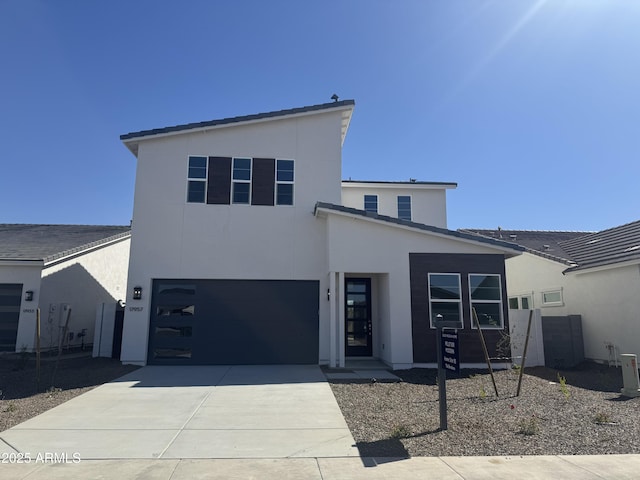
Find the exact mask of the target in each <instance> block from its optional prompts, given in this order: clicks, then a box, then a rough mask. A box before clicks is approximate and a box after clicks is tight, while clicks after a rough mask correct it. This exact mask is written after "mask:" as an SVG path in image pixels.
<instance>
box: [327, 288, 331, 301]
mask: <svg viewBox="0 0 640 480" xmlns="http://www.w3.org/2000/svg"><path fill="white" fill-rule="evenodd" d="M327 301H328V302H330V301H331V289H330V288H327Z"/></svg>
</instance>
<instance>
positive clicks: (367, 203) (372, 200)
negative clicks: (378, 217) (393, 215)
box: [364, 195, 378, 213]
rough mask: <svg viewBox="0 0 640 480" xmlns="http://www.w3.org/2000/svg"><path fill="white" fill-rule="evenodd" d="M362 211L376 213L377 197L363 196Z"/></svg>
mask: <svg viewBox="0 0 640 480" xmlns="http://www.w3.org/2000/svg"><path fill="white" fill-rule="evenodd" d="M364 209H365V211H367V212H373V213H378V196H377V195H365V196H364Z"/></svg>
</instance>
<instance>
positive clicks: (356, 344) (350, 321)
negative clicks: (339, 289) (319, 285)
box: [344, 278, 372, 357]
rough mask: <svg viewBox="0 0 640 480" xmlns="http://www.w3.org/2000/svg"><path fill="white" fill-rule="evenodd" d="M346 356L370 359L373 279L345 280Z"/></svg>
mask: <svg viewBox="0 0 640 480" xmlns="http://www.w3.org/2000/svg"><path fill="white" fill-rule="evenodd" d="M345 290H346V291H345V307H344V316H345V322H344V326H345V352H344V353H345V355H346V356H347V357H370V356H371V354H372V350H371V345H372V342H371V279H369V278H347V279H346V280H345Z"/></svg>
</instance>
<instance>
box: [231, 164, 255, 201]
mask: <svg viewBox="0 0 640 480" xmlns="http://www.w3.org/2000/svg"><path fill="white" fill-rule="evenodd" d="M236 159H239V160H249V180H235V179H234V178H233V170H234V165H235V163H236ZM252 181H253V157H241V156H237V157H231V205H247V206H251V182H252ZM236 183H248V184H249V201H248V202H247V203H244V202H242V203H239V202H234V201H233V186H234V184H236Z"/></svg>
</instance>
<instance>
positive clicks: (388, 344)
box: [326, 213, 502, 368]
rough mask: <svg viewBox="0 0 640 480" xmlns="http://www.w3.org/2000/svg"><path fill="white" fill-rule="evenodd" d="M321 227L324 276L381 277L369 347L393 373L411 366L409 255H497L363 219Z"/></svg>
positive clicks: (331, 217) (332, 219)
mask: <svg viewBox="0 0 640 480" xmlns="http://www.w3.org/2000/svg"><path fill="white" fill-rule="evenodd" d="M326 222H327V244H328V246H329V247H328V248H329V254H328V268H329V270H330V271H333V272H340V271H342V272H348V273H351V272H359V273H371V274H376V273H384V274H385V275H383V276H381V277H380V280H379V282H378V291H379V292H380V295H381V301H380V302H379V303H378V311H379V315H378V316H379V317H380V319H381V321H380V324H379V325H378V328H377V330H375V331H374V335H377V336H378V339H377V340H376V339H375V338H374V342H376V341H377V342H378V344H379V345H380V350H379V354H380V358H381V359H383V360H384V361H385V362H387V363H388V364H391V365H392V366H394V367H395V368H401V367H409V366H411V364H412V363H413V344H412V331H411V284H410V276H409V253H472V254H482V253H487V254H495V253H502V252H499V251H497V250H496V249H493V248H490V247H485V246H483V245H481V244H472V243H467V242H464V241H459V240H456V239H454V238H447V237H439V236H436V235H433V234H428V233H421V232H418V231H415V230H410V229H404V228H402V227H397V226H394V225H390V224H385V223H383V222H376V221H372V220H367V219H364V218H363V219H359V218H354V217H349V216H343V215H341V214H334V213H329V214H328V215H327V218H326ZM385 289H386V291H387V292H388V295H385ZM374 327H375V325H374ZM383 345H384V347H383Z"/></svg>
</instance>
